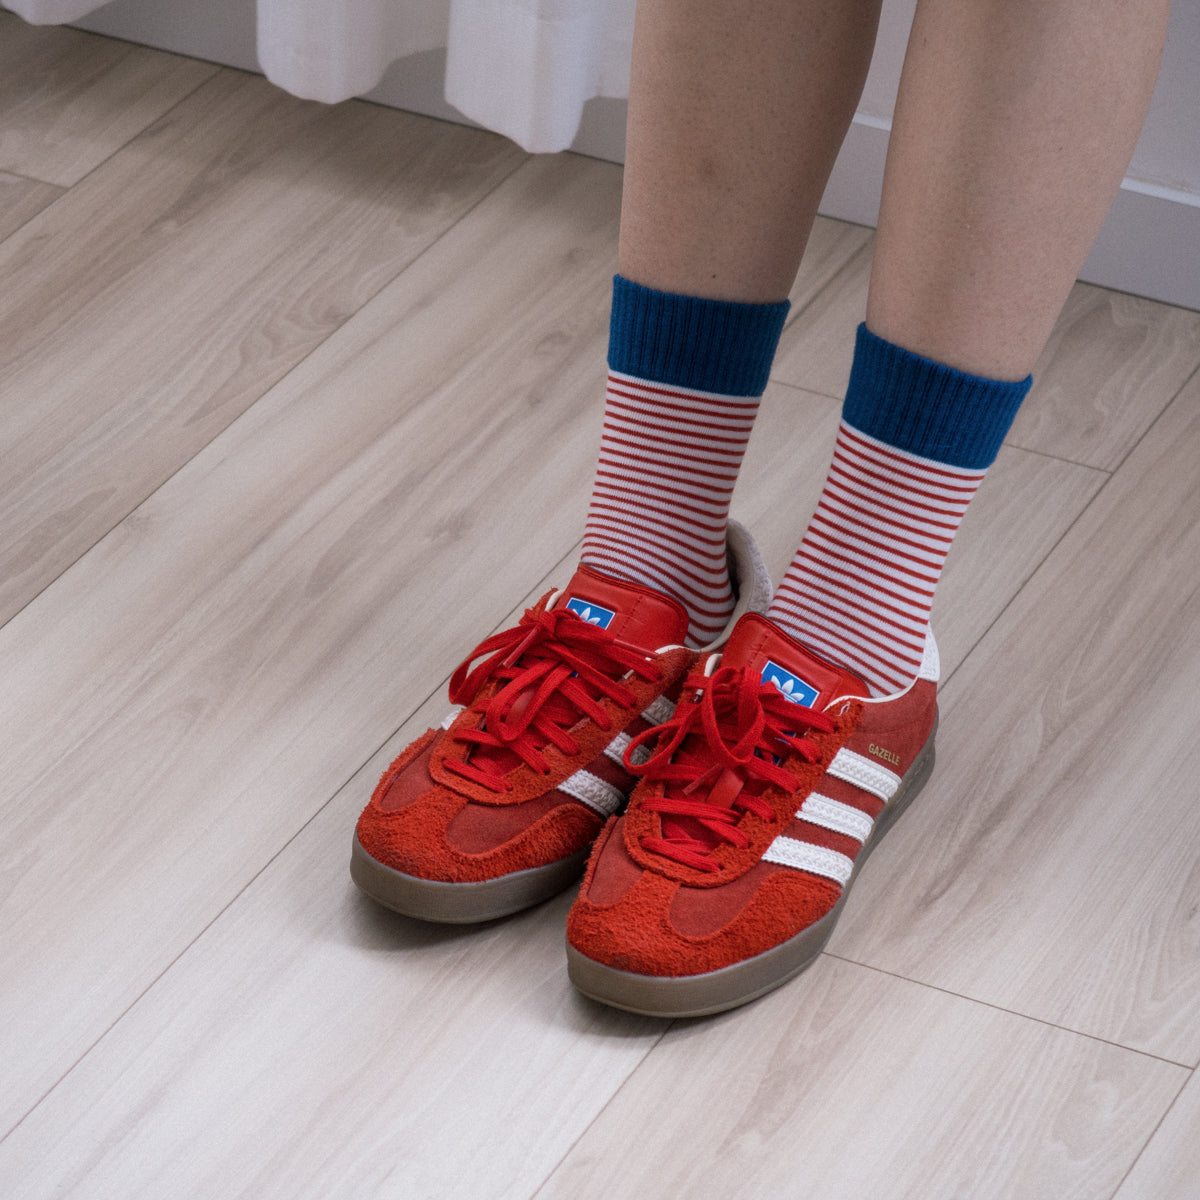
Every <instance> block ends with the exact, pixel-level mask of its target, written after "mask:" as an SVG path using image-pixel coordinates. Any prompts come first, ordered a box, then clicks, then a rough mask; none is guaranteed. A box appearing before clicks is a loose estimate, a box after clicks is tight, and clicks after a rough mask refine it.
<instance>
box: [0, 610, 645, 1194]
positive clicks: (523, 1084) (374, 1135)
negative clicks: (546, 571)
mask: <svg viewBox="0 0 1200 1200" xmlns="http://www.w3.org/2000/svg"><path fill="white" fill-rule="evenodd" d="M534 594H535V595H536V589H535V592H534ZM479 632H480V633H481V634H482V633H484V632H486V631H485V630H480V631H479ZM438 693H439V694H438V696H437V697H436V698H434V699H433V700H431V701H430V702H428V703H427V704H426V705H425V706H424V707H423V709H422V710H421V712H419V713H418V714H417V715H416V717H415V718H414V719H413V720H412V721H410V722H409V724H408V725H407V726H406V728H405V729H404V730H402V731H401V733H400V735H399V736H397V737H396V738H394V739H393V740H392V741H391V742H390V743H389V744H388V745H387V746H386V747H385V748H384V749H383V750H382V751H381V752H380V753H378V754H376V755H375V757H374V758H373V759H372V760H371V762H370V763H369V764H368V765H367V766H366V767H365V768H364V769H363V771H361V772H360V773H359V775H358V776H356V777H355V778H354V779H353V780H351V781H350V783H349V784H348V785H347V786H346V787H345V788H344V789H343V790H342V792H341V793H340V794H339V795H338V797H337V798H336V799H335V800H334V801H333V803H332V804H329V805H327V806H326V808H325V809H323V810H322V811H321V813H320V814H319V815H318V816H317V817H316V818H315V819H314V820H313V821H312V822H311V823H310V824H309V825H308V826H307V827H306V828H305V829H304V830H303V831H302V832H301V833H300V834H299V836H298V837H297V838H296V839H295V840H294V841H293V842H292V843H291V844H289V845H288V847H287V848H286V850H285V851H284V852H283V853H282V854H281V855H280V856H279V858H278V859H276V860H275V861H274V862H272V863H271V864H270V866H269V867H268V868H267V869H266V871H264V873H263V874H262V876H261V877H259V878H258V879H257V880H255V882H254V883H253V884H252V885H251V886H250V888H249V889H248V890H247V891H246V893H245V894H243V895H242V896H239V897H238V899H237V901H236V902H235V903H234V904H233V905H232V906H231V908H230V909H229V910H228V911H227V912H225V913H224V914H223V915H222V916H221V918H220V919H219V920H218V921H217V922H216V924H215V925H214V926H213V927H212V928H210V929H209V930H207V931H206V932H205V933H204V934H203V936H202V937H201V938H200V939H199V941H198V942H197V943H196V944H195V945H193V946H192V947H191V948H190V949H189V950H188V951H187V953H186V954H185V955H184V956H183V958H182V959H181V960H180V961H179V962H177V963H175V964H173V965H172V967H171V969H170V970H169V971H168V972H167V974H166V975H165V976H164V977H163V978H162V979H161V980H159V981H158V982H157V983H156V984H155V985H154V986H153V987H152V988H151V989H150V991H149V992H148V993H147V995H146V996H145V997H143V998H142V999H141V1000H139V1002H138V1003H137V1005H136V1006H135V1008H134V1009H133V1010H132V1011H131V1012H130V1013H128V1014H127V1015H126V1016H125V1018H124V1019H122V1020H121V1021H120V1022H119V1023H118V1025H117V1027H116V1028H115V1029H114V1030H113V1031H111V1032H110V1033H109V1034H108V1035H107V1036H105V1037H104V1039H103V1040H102V1042H101V1043H100V1044H99V1045H98V1046H97V1047H96V1048H95V1049H94V1050H93V1051H92V1052H91V1053H89V1054H88V1055H87V1057H86V1058H85V1059H84V1060H83V1062H82V1063H80V1065H79V1066H78V1067H77V1068H76V1069H75V1070H74V1071H72V1073H71V1074H70V1075H69V1076H68V1077H67V1079H66V1080H64V1081H63V1083H62V1084H60V1085H59V1086H58V1087H57V1088H56V1089H55V1090H54V1092H53V1093H52V1094H51V1096H50V1097H49V1098H48V1099H47V1100H46V1101H45V1102H44V1103H42V1104H41V1105H40V1106H39V1107H38V1108H37V1110H36V1111H35V1112H34V1113H33V1114H32V1116H30V1117H29V1118H28V1119H27V1120H26V1121H25V1122H24V1123H23V1124H22V1125H21V1126H20V1127H19V1128H18V1129H17V1130H16V1131H15V1132H14V1133H13V1134H12V1135H11V1136H10V1137H9V1138H8V1139H6V1140H5V1141H4V1142H3V1143H2V1144H0V1181H3V1183H4V1186H5V1194H7V1195H11V1196H21V1197H22V1200H37V1198H39V1197H50V1196H63V1195H69V1196H71V1197H72V1198H73V1200H83V1198H85V1197H95V1198H96V1200H110V1198H111V1197H113V1196H116V1195H119V1196H121V1197H122V1198H123V1200H137V1198H144V1200H151V1198H153V1200H159V1198H160V1197H163V1196H189V1197H191V1196H195V1197H200V1196H221V1197H230V1198H232V1197H247V1198H250V1197H254V1198H255V1200H267V1198H269V1197H279V1198H280V1200H300V1198H302V1197H311V1198H313V1200H317V1198H320V1200H332V1198H333V1197H346V1198H347V1200H349V1198H354V1200H364V1198H366V1197H384V1196H388V1197H397V1198H398V1200H399V1198H404V1200H408V1198H410V1197H421V1198H422V1200H437V1198H445V1200H457V1198H458V1197H461V1196H473V1197H479V1198H481V1200H483V1198H485V1197H501V1196H504V1197H513V1198H521V1197H527V1196H529V1195H531V1194H532V1193H533V1192H534V1190H536V1188H537V1187H538V1185H539V1184H540V1183H541V1181H542V1180H543V1179H544V1178H545V1177H546V1175H548V1174H549V1173H550V1171H551V1170H552V1169H553V1167H554V1165H555V1164H556V1163H557V1162H558V1161H559V1160H560V1159H561V1158H562V1156H563V1155H564V1154H565V1153H566V1152H567V1150H568V1149H569V1148H570V1146H571V1144H572V1143H573V1142H574V1141H575V1140H576V1139H577V1138H578V1137H579V1136H580V1135H581V1134H582V1133H583V1131H584V1130H585V1129H586V1128H587V1126H588V1124H589V1123H590V1122H591V1121H592V1120H593V1119H594V1118H595V1116H596V1114H597V1113H598V1112H599V1111H600V1109H601V1108H602V1107H603V1105H604V1104H605V1102H606V1101H607V1099H608V1098H609V1097H610V1096H611V1095H612V1094H613V1093H614V1092H615V1091H616V1090H617V1088H618V1087H619V1086H620V1085H621V1083H622V1082H623V1081H624V1080H625V1079H626V1078H627V1076H628V1075H629V1073H630V1072H631V1071H632V1070H633V1069H634V1068H635V1067H636V1065H637V1064H638V1062H640V1061H641V1060H642V1059H643V1058H644V1056H645V1055H646V1053H647V1051H648V1050H649V1049H651V1048H652V1047H653V1045H654V1044H655V1043H656V1042H657V1041H658V1040H659V1039H660V1038H661V1037H662V1034H663V1030H664V1026H663V1024H662V1023H661V1022H658V1021H653V1020H650V1019H647V1018H636V1017H632V1016H629V1015H627V1014H620V1013H617V1012H615V1011H602V1010H600V1009H599V1008H598V1007H597V1006H594V1005H591V1004H588V1003H586V1002H584V1001H583V1000H582V999H581V998H580V997H578V996H577V995H576V994H574V992H573V989H572V988H571V986H570V984H569V983H568V982H567V979H566V972H565V969H564V962H563V949H562V926H563V920H564V915H565V912H566V908H567V905H568V903H569V899H570V897H569V896H567V895H564V896H562V897H560V898H559V899H557V900H555V901H552V902H551V903H549V904H546V905H543V906H542V907H541V908H539V909H536V910H534V911H532V912H529V913H526V914H523V915H522V916H520V917H518V918H515V919H512V920H509V921H502V922H493V923H491V924H490V925H486V926H483V927H480V928H478V929H474V928H454V927H437V926H432V925H428V924H425V923H424V922H420V921H409V920H406V919H405V918H402V917H399V916H396V915H394V914H390V913H387V912H386V911H385V910H384V909H382V908H379V907H378V906H377V905H375V904H373V903H372V902H370V901H368V900H367V899H366V898H365V897H362V896H360V895H359V894H358V893H357V892H356V891H355V889H354V888H353V887H352V885H351V884H350V882H349V877H348V875H347V871H346V867H347V863H348V861H349V850H350V837H351V831H352V829H353V825H354V820H355V818H356V817H357V815H358V811H359V809H360V807H361V806H362V804H363V803H364V802H365V799H366V797H367V796H368V795H369V793H370V789H371V787H372V786H373V785H374V782H375V780H376V778H377V777H378V775H379V773H380V772H381V771H382V770H383V768H384V767H385V766H386V764H387V762H388V761H389V760H390V757H391V756H393V755H394V754H396V753H398V752H399V750H400V748H401V747H402V746H403V745H404V744H405V743H406V742H407V741H408V740H410V739H411V738H412V737H414V736H416V734H417V733H419V732H420V731H421V730H422V729H424V728H425V727H426V726H427V725H429V724H436V723H437V722H438V721H440V720H441V718H442V717H443V715H444V714H445V711H446V708H447V701H446V698H445V693H444V688H439V689H438Z"/></svg>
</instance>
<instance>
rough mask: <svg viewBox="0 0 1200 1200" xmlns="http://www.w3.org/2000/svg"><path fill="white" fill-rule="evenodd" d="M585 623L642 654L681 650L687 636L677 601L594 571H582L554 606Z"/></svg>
mask: <svg viewBox="0 0 1200 1200" xmlns="http://www.w3.org/2000/svg"><path fill="white" fill-rule="evenodd" d="M554 607H555V608H569V609H570V610H571V611H572V612H574V613H576V614H577V615H578V616H579V617H581V618H582V619H583V620H585V621H587V622H589V623H590V624H592V625H597V626H599V627H600V628H601V629H607V630H608V632H609V633H611V634H612V635H613V636H614V637H616V638H619V639H620V640H621V641H623V642H630V643H632V644H633V645H635V646H637V647H639V648H640V649H642V650H658V649H661V648H662V647H663V646H682V645H683V640H684V638H685V637H686V636H687V629H688V615H687V610H686V609H685V608H684V607H683V605H682V604H680V603H679V602H678V601H676V600H672V599H671V598H670V597H669V596H664V595H663V594H662V593H661V592H656V591H655V590H654V589H653V588H648V587H643V586H642V585H641V584H640V583H626V582H625V580H623V579H617V578H615V577H614V576H612V575H602V574H601V573H600V572H599V571H594V570H593V569H592V568H591V567H580V568H579V570H578V571H576V572H575V575H574V577H573V578H572V580H571V582H570V583H569V584H568V585H567V587H566V588H565V589H564V590H563V591H562V592H561V593H560V594H559V596H558V598H557V599H556V600H555V602H554Z"/></svg>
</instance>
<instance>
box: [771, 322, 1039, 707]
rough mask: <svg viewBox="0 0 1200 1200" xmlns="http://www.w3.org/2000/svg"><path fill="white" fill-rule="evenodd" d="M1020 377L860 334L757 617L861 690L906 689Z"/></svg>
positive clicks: (1019, 395) (1015, 402)
mask: <svg viewBox="0 0 1200 1200" xmlns="http://www.w3.org/2000/svg"><path fill="white" fill-rule="evenodd" d="M1030 383H1031V380H1029V379H1026V380H1023V381H1022V382H1020V383H1006V382H1002V381H998V380H990V379H982V378H979V377H978V376H973V375H968V374H966V373H965V372H962V371H956V370H954V369H953V368H950V367H945V366H942V365H941V364H939V363H935V362H931V361H930V360H928V359H924V358H921V357H919V356H918V355H915V354H911V353H910V352H909V351H907V350H902V349H900V347H898V346H893V345H891V344H890V343H888V342H885V341H883V340H882V339H881V338H877V337H876V336H875V335H874V334H872V333H870V332H869V331H868V330H867V328H866V326H865V325H864V326H860V327H859V331H858V343H857V346H856V350H855V360H854V368H853V370H852V373H851V379H850V388H849V390H848V392H847V394H846V403H845V407H844V408H843V411H842V423H841V426H840V428H839V429H838V437H837V445H836V446H835V449H834V455H833V463H832V465H831V466H830V469H829V475H828V477H827V479H826V481H825V489H824V491H823V492H822V494H821V499H820V502H819V503H818V506H817V511H816V513H815V514H814V516H813V518H812V521H811V523H810V524H809V527H808V531H807V532H806V533H805V535H804V540H803V541H802V542H801V543H800V547H799V549H798V550H797V551H796V556H795V558H793V559H792V563H791V565H790V566H789V567H788V570H787V573H786V574H785V576H784V578H783V582H782V583H781V584H780V586H779V589H778V591H777V592H776V594H775V598H774V600H773V601H772V602H771V609H770V612H769V614H768V615H769V616H770V617H771V619H772V620H774V621H775V622H776V624H778V625H779V626H780V627H781V628H783V629H785V630H786V631H787V632H789V633H791V634H793V635H794V636H796V637H797V638H799V639H800V640H801V641H802V642H804V643H805V644H806V645H808V646H811V647H812V648H813V649H814V650H816V651H818V652H819V653H822V654H824V655H825V656H827V657H828V658H831V659H833V660H835V661H837V662H839V663H842V664H844V665H845V666H848V667H850V668H851V669H853V670H854V671H856V672H857V673H858V674H860V675H861V676H862V677H863V679H864V680H865V682H866V683H867V685H868V686H869V687H870V689H871V691H872V693H873V694H874V695H877V696H879V695H888V694H890V693H893V692H897V691H900V690H902V689H903V688H904V687H906V686H907V685H908V684H909V683H911V682H912V681H913V680H914V679H915V678H916V676H917V672H918V671H919V669H920V666H921V656H922V653H923V651H924V646H925V635H926V633H927V631H928V628H929V613H930V609H931V608H932V605H933V596H934V591H935V590H936V588H937V584H938V579H939V578H940V577H941V573H942V566H943V564H944V563H945V560H946V555H947V554H948V553H949V550H950V545H951V543H952V542H953V540H954V535H955V533H956V532H957V530H958V526H959V523H960V522H961V521H962V518H963V515H964V514H965V513H966V510H967V505H968V504H969V503H970V502H971V498H972V496H974V494H975V491H976V489H977V488H978V487H979V485H980V483H981V482H982V481H983V477H984V475H985V474H986V469H987V467H989V466H990V465H991V464H992V462H994V461H995V458H996V455H997V453H999V450H1000V445H1001V443H1002V442H1003V440H1004V436H1005V434H1006V433H1007V432H1008V429H1009V427H1010V426H1011V424H1012V421H1013V418H1014V417H1015V416H1016V414H1017V409H1018V408H1019V407H1020V404H1021V401H1022V400H1023V399H1024V397H1025V395H1026V393H1027V392H1028V390H1029V386H1030Z"/></svg>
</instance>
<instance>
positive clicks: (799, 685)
mask: <svg viewBox="0 0 1200 1200" xmlns="http://www.w3.org/2000/svg"><path fill="white" fill-rule="evenodd" d="M761 678H762V681H763V683H770V684H774V686H775V687H776V689H778V691H779V692H781V693H782V694H783V697H784V699H785V700H790V701H791V702H792V703H793V704H800V705H803V706H804V707H805V708H812V706H813V705H814V704H816V702H817V696H818V695H819V694H820V693H819V692H818V691H817V689H816V688H815V687H813V686H812V684H810V683H805V682H804V680H803V679H801V678H800V676H799V675H793V674H792V673H791V671H787V670H785V669H784V668H783V667H781V666H780V665H779V664H778V663H777V662H772V661H771V660H770V659H768V660H767V665H766V666H765V667H763V669H762V677H761Z"/></svg>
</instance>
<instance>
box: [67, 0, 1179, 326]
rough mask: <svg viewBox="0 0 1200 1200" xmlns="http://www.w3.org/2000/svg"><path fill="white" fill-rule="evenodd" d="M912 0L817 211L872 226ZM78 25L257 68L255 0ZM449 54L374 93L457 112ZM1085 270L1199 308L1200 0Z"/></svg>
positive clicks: (1174, 27)
mask: <svg viewBox="0 0 1200 1200" xmlns="http://www.w3.org/2000/svg"><path fill="white" fill-rule="evenodd" d="M915 4H916V0H885V3H884V6H883V17H882V20H881V23H880V31H879V40H878V43H877V45H876V50H875V58H874V60H873V62H872V64H871V73H870V76H869V77H868V80H867V85H866V89H865V90H864V93H863V98H862V104H861V105H860V108H859V113H858V116H857V118H856V120H855V122H854V125H853V127H852V129H851V131H850V135H849V137H848V138H847V140H846V145H845V147H844V148H843V152H842V154H841V156H840V157H839V159H838V164H837V167H836V168H835V170H834V174H833V178H832V179H831V180H830V185H829V188H828V190H827V192H826V194H825V199H824V202H823V204H822V211H823V212H825V213H826V214H828V215H830V216H836V217H842V218H844V219H846V220H852V221H858V222H860V223H862V224H867V225H873V224H874V223H875V220H876V217H877V215H878V208H879V189H880V183H881V180H882V178H883V157H884V153H885V150H886V147H887V130H888V128H889V125H890V121H891V116H892V103H893V99H894V96H895V91H896V81H897V80H898V78H899V75H900V66H901V63H902V61H903V58H904V45H905V42H906V40H907V37H908V27H909V24H910V23H911V20H912V13H913V9H914V8H915ZM79 25H80V27H81V28H85V29H92V30H95V31H96V32H98V33H108V34H112V35H113V36H116V37H124V38H128V39H130V40H131V41H138V42H143V43H145V44H147V45H151V46H158V47H161V48H163V49H167V50H177V51H179V52H181V53H185V54H191V55H193V56H195V57H197V58H206V59H211V60H212V61H214V62H222V63H226V64H228V65H230V66H237V67H243V68H245V69H248V70H255V69H256V68H257V62H256V59H255V55H254V0H185V2H182V3H181V2H178V0H113V2H112V3H110V4H108V5H106V6H105V7H104V8H102V9H100V10H98V11H97V12H96V13H94V14H92V16H90V17H89V18H87V19H86V20H84V21H81V22H79ZM442 65H443V55H442V54H441V53H440V52H434V53H429V54H420V55H414V56H413V57H412V58H410V59H405V60H403V61H402V62H400V63H397V64H395V65H394V66H393V67H392V69H391V71H390V72H389V73H388V76H387V78H386V79H385V80H384V81H383V84H382V85H381V86H380V87H379V88H378V89H376V91H375V92H372V93H371V97H370V98H371V99H374V100H377V101H379V102H381V103H385V104H392V105H395V106H396V107H400V108H408V109H412V110H413V111H416V112H424V113H429V114H431V115H434V116H440V117H447V118H449V119H451V120H454V119H459V120H461V119H462V118H461V117H460V116H459V115H458V114H457V113H456V112H455V110H454V109H452V108H450V106H449V105H447V104H446V103H445V101H444V100H443V99H442V96H441V79H442ZM624 112H625V106H624V102H622V101H615V100H594V101H591V102H590V103H589V105H588V107H587V109H586V111H585V116H584V127H583V128H582V129H581V131H580V136H579V138H578V139H577V140H576V143H575V148H576V149H578V150H580V151H581V152H583V153H586V154H593V155H596V156H597V157H601V158H609V159H612V160H614V161H620V160H621V158H622V157H623V152H624ZM1083 278H1084V279H1088V280H1091V281H1092V282H1096V283H1102V284H1104V285H1106V286H1108V287H1116V288H1121V289H1123V290H1126V291H1132V292H1137V293H1139V294H1141V295H1147V296H1153V297H1155V298H1157V299H1162V300H1168V301H1171V302H1172V303H1175V304H1184V305H1187V306H1189V307H1191V308H1200V0H1175V3H1174V6H1173V11H1172V15H1171V31H1170V35H1169V37H1168V41H1167V53H1166V58H1165V61H1164V63H1163V71H1162V75H1161V77H1160V79H1159V84H1158V88H1157V90H1156V91H1155V95H1154V102H1153V105H1152V107H1151V112H1150V117H1149V120H1148V121H1147V123H1146V128H1145V130H1144V132H1143V134H1142V137H1141V140H1140V141H1139V143H1138V147H1137V151H1136V152H1135V154H1134V158H1133V162H1132V164H1131V166H1130V170H1129V177H1128V178H1127V180H1126V182H1125V187H1124V188H1123V189H1122V192H1121V195H1120V196H1119V197H1118V200H1117V203H1116V204H1115V205H1114V206H1113V211H1112V214H1111V215H1110V217H1109V220H1108V222H1107V223H1106V224H1105V227H1104V230H1103V231H1102V233H1101V235H1100V238H1099V239H1098V241H1097V244H1096V248H1095V250H1094V251H1093V252H1092V255H1091V257H1090V258H1089V259H1088V261H1087V264H1086V266H1085V268H1084V271H1083Z"/></svg>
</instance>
